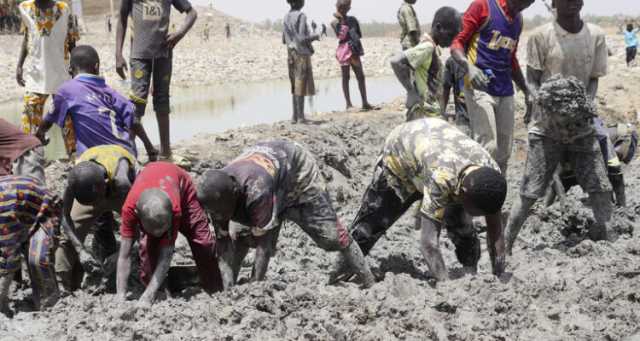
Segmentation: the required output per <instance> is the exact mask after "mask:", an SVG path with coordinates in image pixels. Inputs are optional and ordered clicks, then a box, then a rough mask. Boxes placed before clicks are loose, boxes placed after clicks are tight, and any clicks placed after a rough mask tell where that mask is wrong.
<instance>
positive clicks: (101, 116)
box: [44, 74, 137, 155]
mask: <svg viewBox="0 0 640 341" xmlns="http://www.w3.org/2000/svg"><path fill="white" fill-rule="evenodd" d="M53 106H54V107H53V110H52V111H51V112H50V113H48V114H47V115H46V116H45V118H44V120H45V121H46V122H49V123H55V124H57V125H58V126H60V127H63V126H64V120H65V118H66V117H67V115H71V120H72V121H73V128H74V130H75V134H76V148H77V153H78V155H81V154H82V153H83V152H84V151H85V150H87V149H89V148H91V147H95V146H102V145H112V144H115V145H119V146H122V147H124V148H125V149H127V150H128V151H130V152H131V153H133V155H136V154H137V153H136V148H135V143H134V142H133V141H132V139H131V134H130V132H129V130H130V129H131V126H132V125H133V117H134V112H135V106H134V105H133V103H131V102H130V101H129V100H127V99H126V98H125V97H123V96H122V95H120V94H119V93H118V92H116V91H115V90H113V89H112V88H110V87H109V86H107V84H106V83H105V80H104V78H101V77H98V76H94V75H86V74H82V75H78V76H76V78H74V79H72V80H69V81H67V82H65V83H64V84H62V86H60V88H59V89H58V92H57V93H56V95H55V96H54V97H53Z"/></svg>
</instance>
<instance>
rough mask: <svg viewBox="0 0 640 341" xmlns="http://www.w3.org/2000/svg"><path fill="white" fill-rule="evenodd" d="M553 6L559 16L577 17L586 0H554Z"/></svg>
mask: <svg viewBox="0 0 640 341" xmlns="http://www.w3.org/2000/svg"><path fill="white" fill-rule="evenodd" d="M551 6H553V8H555V9H556V14H557V16H558V17H559V18H567V17H576V16H579V15H580V11H582V7H584V0H553V1H552V2H551Z"/></svg>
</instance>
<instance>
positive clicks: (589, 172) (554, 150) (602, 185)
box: [520, 134, 611, 199]
mask: <svg viewBox="0 0 640 341" xmlns="http://www.w3.org/2000/svg"><path fill="white" fill-rule="evenodd" d="M562 162H568V163H569V164H570V165H571V166H572V168H573V169H574V170H575V173H576V179H577V181H578V184H579V185H580V187H582V190H583V191H585V192H586V193H602V192H609V191H611V183H610V182H609V178H608V177H607V168H606V166H605V163H604V160H603V159H602V152H601V151H600V143H599V142H598V139H597V138H596V136H595V135H594V136H588V137H584V138H580V139H578V140H576V141H575V142H573V143H571V144H562V143H558V142H555V141H554V140H552V139H549V138H547V137H543V136H539V135H535V134H529V151H528V153H527V162H526V165H525V171H524V176H523V178H522V185H521V188H520V195H522V196H524V197H526V198H530V199H539V198H541V197H543V196H544V194H545V192H546V190H547V188H548V187H549V185H550V183H551V180H552V179H553V173H554V172H555V170H556V168H557V167H558V165H560V164H561V163H562Z"/></svg>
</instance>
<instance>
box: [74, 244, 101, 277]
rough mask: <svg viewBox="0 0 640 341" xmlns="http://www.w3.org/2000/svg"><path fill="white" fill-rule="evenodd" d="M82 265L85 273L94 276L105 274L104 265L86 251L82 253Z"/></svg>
mask: <svg viewBox="0 0 640 341" xmlns="http://www.w3.org/2000/svg"><path fill="white" fill-rule="evenodd" d="M79 256H80V264H81V265H82V268H83V269H84V271H86V272H87V273H89V274H90V275H92V276H101V275H102V274H103V271H102V265H101V264H100V263H99V262H98V261H97V260H96V259H95V258H93V256H92V255H91V254H90V253H89V252H87V251H85V250H82V251H80V255H79Z"/></svg>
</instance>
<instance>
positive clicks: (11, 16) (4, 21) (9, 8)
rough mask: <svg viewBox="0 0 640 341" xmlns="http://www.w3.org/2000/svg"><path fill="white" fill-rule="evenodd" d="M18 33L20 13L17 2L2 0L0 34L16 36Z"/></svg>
mask: <svg viewBox="0 0 640 341" xmlns="http://www.w3.org/2000/svg"><path fill="white" fill-rule="evenodd" d="M18 32H20V13H19V12H18V3H17V1H14V0H1V1H0V34H16V33H18Z"/></svg>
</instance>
